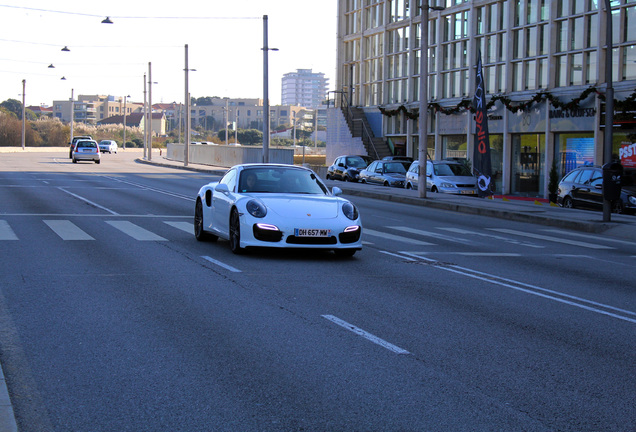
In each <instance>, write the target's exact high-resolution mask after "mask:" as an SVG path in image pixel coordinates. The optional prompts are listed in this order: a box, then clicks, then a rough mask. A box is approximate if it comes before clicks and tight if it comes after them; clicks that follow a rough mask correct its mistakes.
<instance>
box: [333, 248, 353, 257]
mask: <svg viewBox="0 0 636 432" xmlns="http://www.w3.org/2000/svg"><path fill="white" fill-rule="evenodd" d="M356 250H357V249H334V251H333V252H334V253H335V254H336V256H337V257H338V258H351V257H352V256H353V255H355V253H356Z"/></svg>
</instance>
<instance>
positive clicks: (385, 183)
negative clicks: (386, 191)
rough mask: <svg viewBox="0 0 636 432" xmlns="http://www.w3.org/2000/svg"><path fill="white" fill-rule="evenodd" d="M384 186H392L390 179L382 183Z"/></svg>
mask: <svg viewBox="0 0 636 432" xmlns="http://www.w3.org/2000/svg"><path fill="white" fill-rule="evenodd" d="M382 186H386V187H390V186H391V185H390V184H389V182H388V181H385V182H384V183H382Z"/></svg>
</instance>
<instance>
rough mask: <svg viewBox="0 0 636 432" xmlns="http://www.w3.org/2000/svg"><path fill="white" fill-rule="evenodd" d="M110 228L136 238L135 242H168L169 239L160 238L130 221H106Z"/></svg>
mask: <svg viewBox="0 0 636 432" xmlns="http://www.w3.org/2000/svg"><path fill="white" fill-rule="evenodd" d="M106 223H107V224H109V225H110V226H112V227H114V228H117V229H118V230H119V231H121V232H123V233H124V234H127V235H129V236H131V237H132V238H134V239H135V240H141V241H167V239H165V238H163V237H161V236H158V235H157V234H154V233H152V232H150V231H148V230H146V229H144V228H142V227H140V226H138V225H135V224H134V223H132V222H128V221H106Z"/></svg>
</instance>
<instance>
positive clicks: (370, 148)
mask: <svg viewBox="0 0 636 432" xmlns="http://www.w3.org/2000/svg"><path fill="white" fill-rule="evenodd" d="M342 111H343V114H344V116H345V118H346V119H347V124H348V125H349V131H350V132H351V135H352V136H354V137H359V138H362V143H363V144H364V147H365V148H366V149H367V154H368V155H369V156H371V157H372V158H375V159H382V158H383V157H385V156H391V155H392V154H393V152H392V151H391V148H390V147H389V144H388V143H387V141H386V139H384V138H380V137H376V136H375V135H374V134H373V131H372V130H371V126H370V125H369V122H368V120H367V116H366V114H365V113H364V111H363V110H362V108H358V107H344V106H343V107H342ZM347 111H348V112H347Z"/></svg>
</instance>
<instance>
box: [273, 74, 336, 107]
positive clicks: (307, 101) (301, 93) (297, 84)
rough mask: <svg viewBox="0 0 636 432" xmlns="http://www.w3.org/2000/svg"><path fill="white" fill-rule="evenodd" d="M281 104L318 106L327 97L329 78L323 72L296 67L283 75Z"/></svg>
mask: <svg viewBox="0 0 636 432" xmlns="http://www.w3.org/2000/svg"><path fill="white" fill-rule="evenodd" d="M281 84H282V85H281V104H282V105H300V106H304V107H307V108H318V107H320V106H321V105H322V103H323V102H324V101H325V99H326V98H327V89H328V85H329V79H328V78H325V74H324V73H320V72H312V70H311V69H297V70H296V72H289V73H286V74H285V75H283V78H282V80H281Z"/></svg>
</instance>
